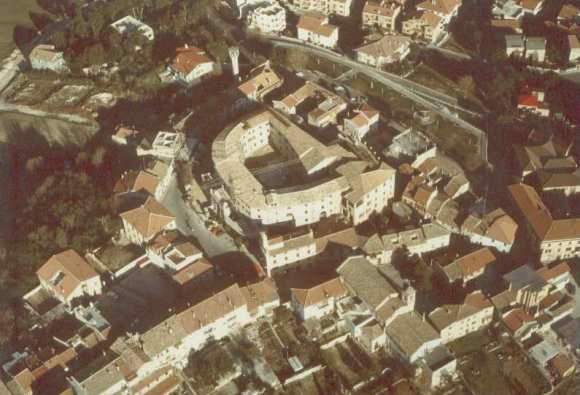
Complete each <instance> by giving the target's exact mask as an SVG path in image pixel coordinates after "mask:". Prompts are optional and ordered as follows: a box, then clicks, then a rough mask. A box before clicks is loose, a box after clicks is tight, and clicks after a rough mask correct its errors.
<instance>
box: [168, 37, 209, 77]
mask: <svg viewBox="0 0 580 395" xmlns="http://www.w3.org/2000/svg"><path fill="white" fill-rule="evenodd" d="M176 51H177V55H176V56H175V59H173V63H172V64H171V66H170V70H171V72H172V73H173V75H174V78H175V79H176V80H177V81H181V82H183V83H185V84H188V85H197V84H199V83H200V82H201V81H203V80H205V79H208V78H210V77H211V76H213V75H215V74H216V73H217V71H218V65H217V63H216V62H214V61H213V60H211V59H210V58H209V57H208V56H207V55H206V53H205V51H204V50H202V49H200V48H197V47H190V46H187V45H186V46H185V47H183V48H177V50H176Z"/></svg>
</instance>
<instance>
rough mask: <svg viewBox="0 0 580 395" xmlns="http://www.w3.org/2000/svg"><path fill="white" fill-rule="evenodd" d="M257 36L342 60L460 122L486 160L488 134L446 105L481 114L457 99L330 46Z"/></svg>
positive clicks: (329, 58)
mask: <svg viewBox="0 0 580 395" xmlns="http://www.w3.org/2000/svg"><path fill="white" fill-rule="evenodd" d="M256 37H257V38H258V39H262V40H266V41H268V42H270V43H271V44H272V45H274V46H277V47H282V48H293V49H298V50H302V51H305V52H309V53H312V54H314V55H316V56H319V57H321V58H324V59H326V60H329V61H331V62H334V63H338V64H341V65H343V66H345V67H348V68H350V69H351V70H353V71H355V72H357V73H360V74H364V75H366V76H367V77H369V78H371V79H372V80H374V81H376V82H378V83H381V84H383V85H385V86H386V87H388V88H390V89H392V90H394V91H395V92H397V93H399V94H401V95H402V96H405V97H407V98H408V99H410V100H413V101H414V102H415V103H417V104H419V105H421V106H423V107H425V108H427V109H429V110H431V111H433V112H435V113H437V114H439V116H441V117H442V118H444V119H446V120H448V121H450V122H452V123H454V124H456V125H458V126H460V127H461V128H462V129H464V130H465V132H466V133H468V134H470V135H472V136H474V137H475V138H476V139H477V141H478V147H479V152H480V157H481V159H482V160H483V161H484V162H485V163H487V164H489V162H488V156H487V146H488V143H487V134H486V133H485V132H484V131H482V130H481V129H479V128H477V127H475V126H473V125H472V124H471V123H469V122H467V121H465V120H463V119H461V118H460V117H459V115H458V114H456V113H453V112H452V111H451V110H450V109H449V107H452V108H453V109H454V110H459V111H461V112H463V113H466V114H469V115H474V116H478V117H481V116H482V115H481V114H479V113H475V112H473V111H470V110H467V109H464V108H462V107H461V106H459V105H458V104H457V99H455V98H452V97H450V96H447V95H445V94H442V93H440V92H436V91H434V90H432V89H430V88H427V87H425V86H423V85H420V84H417V83H415V82H412V81H408V80H405V79H404V78H401V77H399V76H397V75H394V74H391V73H387V72H384V71H380V70H377V69H375V68H372V67H369V66H367V65H365V64H362V63H358V62H356V61H354V60H352V59H349V58H348V57H346V56H343V55H340V54H338V53H336V52H333V51H331V50H328V49H324V48H320V47H316V46H314V45H310V44H307V43H304V42H302V41H299V40H296V39H292V38H287V37H278V36H270V35H259V36H256Z"/></svg>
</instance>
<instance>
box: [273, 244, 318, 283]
mask: <svg viewBox="0 0 580 395" xmlns="http://www.w3.org/2000/svg"><path fill="white" fill-rule="evenodd" d="M317 253H318V251H317V250H316V243H315V242H314V241H313V242H312V243H311V244H309V245H306V246H301V247H299V248H294V249H291V250H286V251H284V252H283V253H278V254H275V255H273V254H269V253H268V252H267V251H264V257H265V258H266V269H267V271H268V275H270V274H271V273H272V271H274V270H276V269H279V268H282V267H284V266H287V265H291V264H293V263H296V262H300V261H303V260H305V259H308V258H311V257H313V256H315V255H316V254H317Z"/></svg>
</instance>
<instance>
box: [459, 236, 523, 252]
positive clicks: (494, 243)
mask: <svg viewBox="0 0 580 395" xmlns="http://www.w3.org/2000/svg"><path fill="white" fill-rule="evenodd" d="M465 236H467V237H468V238H469V241H470V242H471V243H473V244H479V245H481V246H484V247H492V248H495V249H496V250H498V251H499V252H504V253H508V252H510V250H511V249H512V246H513V244H507V243H503V242H501V241H499V240H496V239H492V238H491V237H487V236H485V235H480V234H478V233H469V232H466V233H465Z"/></svg>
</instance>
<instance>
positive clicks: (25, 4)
mask: <svg viewBox="0 0 580 395" xmlns="http://www.w3.org/2000/svg"><path fill="white" fill-rule="evenodd" d="M33 9H37V6H36V0H18V1H14V0H0V59H3V58H4V57H6V56H7V55H8V54H9V53H10V52H11V51H12V49H13V48H14V44H13V42H12V31H13V30H14V26H16V25H17V24H29V18H28V12H29V11H30V10H33Z"/></svg>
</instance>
